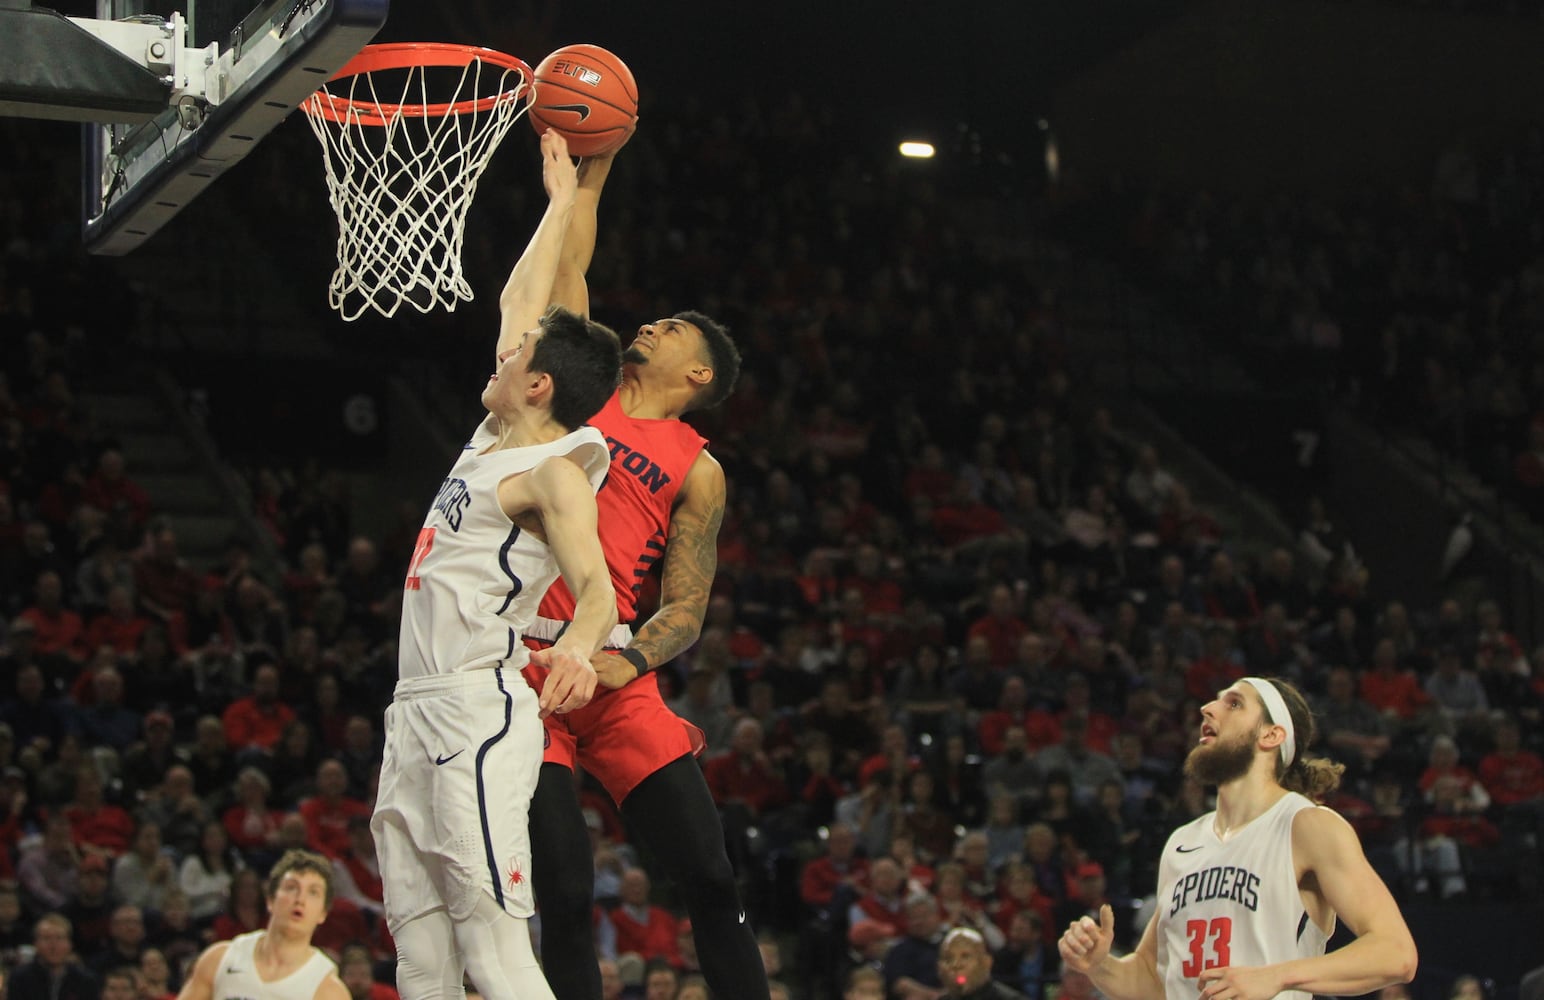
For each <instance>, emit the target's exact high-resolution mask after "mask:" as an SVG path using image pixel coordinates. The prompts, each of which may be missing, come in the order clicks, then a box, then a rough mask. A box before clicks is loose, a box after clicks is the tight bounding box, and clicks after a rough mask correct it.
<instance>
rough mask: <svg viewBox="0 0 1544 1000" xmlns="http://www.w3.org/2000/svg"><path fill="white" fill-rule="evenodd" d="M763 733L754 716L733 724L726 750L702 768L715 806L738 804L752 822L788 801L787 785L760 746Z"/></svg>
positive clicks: (736, 805) (735, 805)
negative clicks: (727, 749)
mask: <svg viewBox="0 0 1544 1000" xmlns="http://www.w3.org/2000/svg"><path fill="white" fill-rule="evenodd" d="M763 739H764V734H763V732H762V728H761V723H759V722H757V721H756V720H755V719H741V720H740V721H739V722H737V723H736V724H735V727H734V736H733V737H732V738H731V741H730V744H729V752H728V753H726V754H722V755H720V756H718V757H714V758H713V759H712V760H710V761H708V762H707V764H706V765H705V766H704V767H703V771H704V772H705V773H706V777H707V781H708V790H709V791H711V792H712V793H713V801H714V802H717V803H718V805H719V808H721V809H722V808H725V807H739V808H742V809H744V810H745V811H746V813H747V814H748V818H749V819H750V820H751V821H752V822H754V821H757V820H760V819H761V818H763V817H764V816H765V814H766V813H767V812H768V811H770V810H772V809H776V808H777V807H778V806H781V805H783V804H784V803H785V802H787V801H788V788H787V786H785V785H784V784H783V779H782V776H781V775H779V774H778V772H777V769H776V768H774V767H773V766H772V760H771V758H769V757H768V756H767V754H766V750H765V749H764V748H763V746H762V742H763Z"/></svg>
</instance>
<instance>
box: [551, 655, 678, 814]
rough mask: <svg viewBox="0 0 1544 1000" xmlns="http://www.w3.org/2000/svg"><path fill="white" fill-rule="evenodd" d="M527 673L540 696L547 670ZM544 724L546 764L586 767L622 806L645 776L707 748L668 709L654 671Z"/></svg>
mask: <svg viewBox="0 0 1544 1000" xmlns="http://www.w3.org/2000/svg"><path fill="white" fill-rule="evenodd" d="M526 645H527V646H529V647H530V648H532V649H541V648H543V647H544V646H546V645H549V644H548V643H543V642H541V641H540V640H537V639H527V640H526ZM523 673H524V675H525V680H526V683H527V684H529V685H531V687H532V688H534V689H535V691H536V693H537V694H540V693H541V688H542V684H543V683H545V682H546V679H547V671H546V670H545V669H544V668H542V667H537V666H535V665H532V664H527V665H526V668H525V670H524V671H523ZM542 722H543V723H544V724H545V725H546V727H547V740H546V750H545V751H544V752H543V754H542V763H544V764H562V765H563V766H564V767H566V768H568V769H569V770H573V769H574V767H575V765H577V766H579V767H582V768H584V769H585V770H586V771H588V772H589V773H590V774H592V775H594V776H595V778H596V780H597V781H599V782H600V783H601V784H602V785H603V786H605V789H606V791H607V792H610V793H611V799H612V801H614V802H616V803H617V804H618V805H620V804H621V803H622V800H623V799H625V798H627V796H628V794H629V793H630V792H632V790H633V789H634V788H637V787H638V783H639V782H640V781H642V780H643V779H644V778H647V777H648V776H649V775H651V774H653V773H654V772H655V771H658V770H659V769H660V768H662V767H664V766H665V765H666V764H669V763H671V762H672V761H674V760H676V759H678V758H680V757H681V756H683V755H685V754H699V753H701V752H702V750H703V747H704V746H706V745H707V740H706V739H705V738H704V736H703V735H702V730H700V729H698V728H697V727H696V726H694V725H692V724H691V723H690V722H687V721H686V720H685V719H683V718H681V717H680V716H679V715H677V714H675V713H674V712H672V711H671V710H670V709H669V708H668V707H667V706H666V705H665V699H664V698H661V697H660V694H659V678H658V677H655V676H654V675H653V674H652V673H651V674H646V675H645V676H643V677H640V678H638V679H637V680H635V681H632V682H630V683H628V684H625V685H623V686H622V687H619V688H616V689H612V688H606V687H598V688H596V689H595V697H594V698H592V699H591V700H590V703H589V704H588V705H586V706H584V707H583V708H581V709H577V710H576V711H573V712H568V713H567V714H564V715H549V716H547V717H546V718H545V719H543V720H542Z"/></svg>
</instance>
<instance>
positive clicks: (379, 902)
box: [333, 816, 386, 919]
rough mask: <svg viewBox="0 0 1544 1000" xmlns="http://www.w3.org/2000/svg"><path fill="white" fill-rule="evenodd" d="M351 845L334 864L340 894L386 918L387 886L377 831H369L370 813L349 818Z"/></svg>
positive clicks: (377, 915)
mask: <svg viewBox="0 0 1544 1000" xmlns="http://www.w3.org/2000/svg"><path fill="white" fill-rule="evenodd" d="M348 845H349V846H348V850H347V851H345V852H344V853H343V856H342V857H341V858H339V859H338V863H337V864H336V865H335V866H334V868H333V872H334V875H335V877H336V878H337V881H338V886H337V895H338V898H340V899H346V900H348V901H349V902H350V903H353V904H354V905H355V906H357V907H358V908H359V910H360V912H361V913H368V914H371V915H372V916H373V917H374V918H375V919H384V918H385V916H386V902H385V900H386V897H385V887H384V885H383V884H382V882H381V862H380V859H379V857H378V856H377V855H376V853H375V834H373V833H371V832H370V819H369V817H367V816H355V817H354V818H353V819H351V820H349V821H348Z"/></svg>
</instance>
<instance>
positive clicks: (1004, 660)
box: [965, 583, 1029, 667]
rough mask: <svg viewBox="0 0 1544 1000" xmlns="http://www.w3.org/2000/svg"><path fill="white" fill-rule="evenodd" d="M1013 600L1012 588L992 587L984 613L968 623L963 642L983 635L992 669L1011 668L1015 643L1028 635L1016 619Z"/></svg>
mask: <svg viewBox="0 0 1544 1000" xmlns="http://www.w3.org/2000/svg"><path fill="white" fill-rule="evenodd" d="M1017 603H1018V602H1017V601H1016V600H1015V598H1014V596H1013V588H1012V587H1010V586H1008V585H1007V584H1005V583H1000V584H998V585H997V586H995V587H993V588H992V592H991V594H990V595H989V596H988V597H987V612H986V614H984V615H982V616H981V617H980V618H977V619H976V620H975V621H973V622H971V623H970V628H969V629H967V630H966V633H965V636H966V639H967V640H969V639H973V638H975V637H977V636H984V637H985V638H986V641H987V644H988V645H990V646H991V649H992V658H991V664H992V666H994V667H1008V666H1012V665H1013V662H1014V658H1015V657H1016V656H1017V655H1018V651H1019V640H1020V639H1021V638H1023V637H1024V635H1025V634H1026V633H1027V632H1029V626H1028V625H1027V624H1025V622H1024V620H1023V619H1022V618H1020V617H1019V616H1018V607H1017Z"/></svg>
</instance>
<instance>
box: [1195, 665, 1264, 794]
mask: <svg viewBox="0 0 1544 1000" xmlns="http://www.w3.org/2000/svg"><path fill="white" fill-rule="evenodd" d="M1246 687H1247V685H1244V684H1242V683H1240V684H1235V685H1233V686H1232V687H1230V688H1228V689H1227V690H1226V691H1223V692H1222V693H1221V694H1219V695H1218V696H1217V699H1216V700H1215V701H1212V702H1209V703H1208V704H1206V705H1203V706H1202V707H1201V730H1200V741H1199V742H1198V743H1197V744H1196V746H1195V748H1194V749H1192V750H1191V751H1190V754H1189V755H1188V756H1187V757H1186V758H1185V773H1186V774H1188V775H1190V776H1191V777H1193V778H1195V779H1197V780H1198V781H1200V782H1201V783H1202V784H1206V785H1224V784H1227V783H1228V782H1230V781H1234V780H1236V779H1238V778H1241V777H1243V776H1244V775H1245V774H1247V773H1249V768H1250V767H1251V766H1252V765H1253V764H1254V759H1255V753H1256V748H1257V742H1258V740H1259V738H1260V722H1261V708H1260V704H1259V700H1258V698H1252V697H1250V696H1249V694H1247V693H1246V692H1245V690H1244V689H1245V688H1246Z"/></svg>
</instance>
